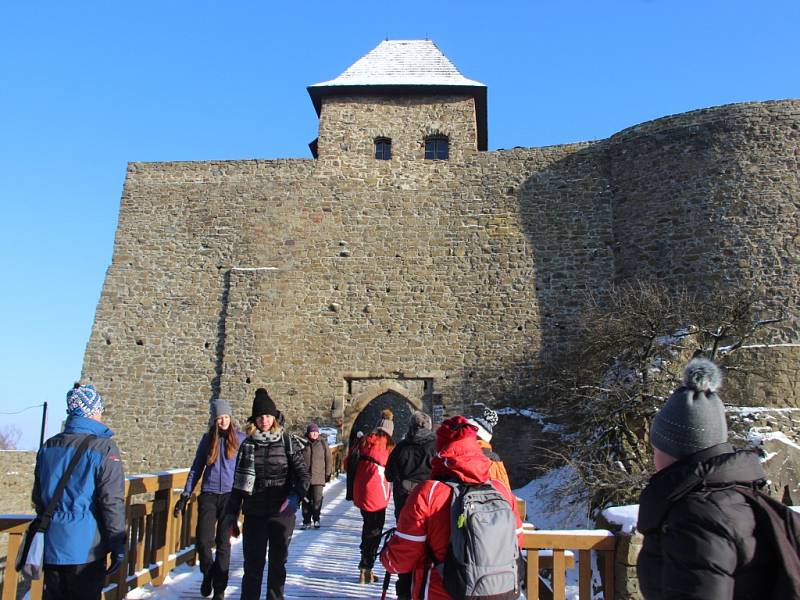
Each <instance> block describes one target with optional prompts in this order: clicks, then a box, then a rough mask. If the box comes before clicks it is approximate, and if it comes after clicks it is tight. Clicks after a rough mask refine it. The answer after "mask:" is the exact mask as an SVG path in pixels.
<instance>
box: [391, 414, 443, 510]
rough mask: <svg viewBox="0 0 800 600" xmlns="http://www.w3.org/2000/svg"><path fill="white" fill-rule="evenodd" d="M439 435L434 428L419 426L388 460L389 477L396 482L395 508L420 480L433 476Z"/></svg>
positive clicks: (394, 483)
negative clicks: (432, 468)
mask: <svg viewBox="0 0 800 600" xmlns="http://www.w3.org/2000/svg"><path fill="white" fill-rule="evenodd" d="M435 444H436V435H435V434H434V433H433V432H432V431H431V430H430V429H417V430H416V431H411V430H409V432H408V433H407V434H406V436H405V437H404V438H403V439H402V440H401V441H400V443H399V444H397V446H395V448H394V450H392V453H391V454H390V455H389V460H388V461H387V462H386V479H387V480H389V481H391V482H392V484H393V485H392V494H393V496H394V504H395V512H397V513H399V512H400V509H402V508H403V504H404V503H405V501H406V498H408V495H409V494H410V493H411V490H412V489H414V486H416V485H417V484H418V483H422V482H423V481H425V480H426V479H430V476H431V459H432V458H433V453H434V451H435Z"/></svg>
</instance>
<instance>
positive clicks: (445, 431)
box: [436, 415, 478, 452]
mask: <svg viewBox="0 0 800 600" xmlns="http://www.w3.org/2000/svg"><path fill="white" fill-rule="evenodd" d="M477 435H478V427H477V426H475V425H473V424H471V423H470V422H469V421H468V420H467V419H466V418H465V417H462V416H461V415H457V416H455V417H450V418H449V419H447V420H446V421H444V422H443V423H442V424H441V425H439V429H437V430H436V451H437V452H440V451H442V450H444V449H445V448H447V446H449V445H450V444H452V443H453V442H457V441H460V440H463V439H468V438H472V439H473V440H475V439H476V438H477Z"/></svg>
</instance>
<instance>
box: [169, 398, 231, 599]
mask: <svg viewBox="0 0 800 600" xmlns="http://www.w3.org/2000/svg"><path fill="white" fill-rule="evenodd" d="M232 414H233V411H232V410H231V406H230V404H229V403H228V402H227V401H225V400H221V399H217V400H214V401H213V402H212V403H211V418H210V424H209V427H208V431H207V432H206V433H204V434H203V437H202V438H201V439H200V443H199V444H198V446H197V451H196V452H195V457H194V462H193V463H192V468H191V469H189V476H188V477H187V478H186V485H185V486H184V488H183V493H182V494H181V497H180V499H179V500H178V502H177V504H176V505H175V511H174V514H175V517H177V516H178V515H179V514H180V513H182V512H184V511H185V509H186V503H187V502H188V501H189V497H190V496H191V495H192V492H193V491H194V488H195V487H196V486H197V483H198V482H199V481H200V479H201V478H202V480H203V484H202V486H201V487H200V496H199V498H198V499H197V512H198V518H197V532H196V537H197V541H196V547H197V553H198V555H199V556H200V572H201V573H202V574H203V582H202V584H201V585H200V594H201V595H202V596H206V597H207V596H210V595H211V593H212V590H213V593H214V600H222V598H224V597H225V588H226V587H227V586H228V568H229V566H230V559H231V539H230V535H229V533H230V532H229V531H226V530H225V528H224V527H223V526H222V522H223V520H224V517H225V515H226V514H227V513H226V512H225V509H226V506H227V503H228V497H229V496H230V492H231V488H232V487H233V472H234V467H235V465H236V455H237V453H238V451H239V444H241V443H242V441H243V440H244V438H245V435H244V434H243V433H242V432H241V431H239V428H238V427H237V426H236V424H235V423H234V422H233V417H232ZM213 546H216V550H217V552H216V555H213V554H212V552H211V549H212V547H213Z"/></svg>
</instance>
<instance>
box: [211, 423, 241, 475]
mask: <svg viewBox="0 0 800 600" xmlns="http://www.w3.org/2000/svg"><path fill="white" fill-rule="evenodd" d="M236 433H237V429H236V426H235V425H234V424H233V419H231V424H230V425H228V429H226V430H225V431H223V432H222V433H221V434H220V430H219V427H218V426H217V422H216V421H214V422H213V423H212V424H211V427H209V428H208V435H209V436H210V442H211V443H210V444H209V445H208V458H206V464H207V465H213V464H214V463H215V462H217V455H218V453H219V436H220V435H222V436H224V437H225V456H226V457H227V458H228V460H230V459H232V458H233V457H234V456H236V452H237V451H238V450H239V436H238V435H236Z"/></svg>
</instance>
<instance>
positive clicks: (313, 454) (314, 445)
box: [300, 423, 333, 529]
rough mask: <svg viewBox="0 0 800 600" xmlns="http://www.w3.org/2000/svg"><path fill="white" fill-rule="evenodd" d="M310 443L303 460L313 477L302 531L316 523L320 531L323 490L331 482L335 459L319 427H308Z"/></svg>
mask: <svg viewBox="0 0 800 600" xmlns="http://www.w3.org/2000/svg"><path fill="white" fill-rule="evenodd" d="M306 439H307V440H308V443H307V444H306V445H305V447H304V448H303V460H304V461H305V463H306V467H308V471H309V474H310V475H311V484H310V485H309V486H308V491H307V492H306V495H305V496H303V524H302V525H301V526H300V529H308V528H309V526H310V525H311V522H312V521H313V522H314V529H319V527H320V523H319V513H320V511H321V510H322V490H323V489H324V488H325V484H326V483H328V482H329V481H330V480H331V473H333V457H332V456H331V449H330V448H328V441H327V440H326V439H325V438H324V437H321V436H320V434H319V426H318V425H317V424H316V423H309V424H308V427H306Z"/></svg>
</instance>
